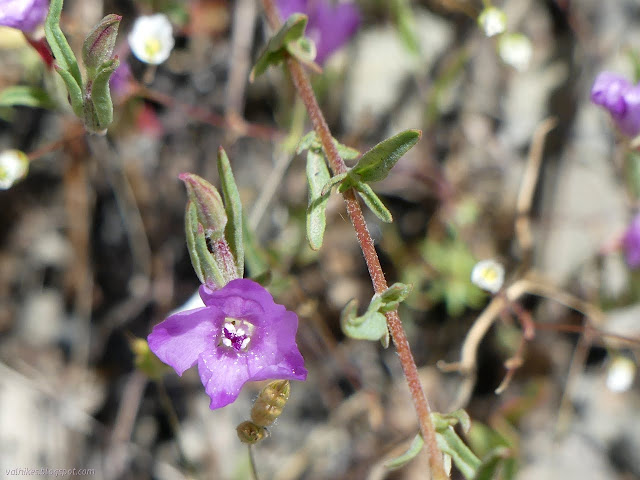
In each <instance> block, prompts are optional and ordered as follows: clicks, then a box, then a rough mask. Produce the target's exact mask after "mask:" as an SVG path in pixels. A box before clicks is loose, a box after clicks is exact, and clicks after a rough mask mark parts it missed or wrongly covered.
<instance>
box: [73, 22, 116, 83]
mask: <svg viewBox="0 0 640 480" xmlns="http://www.w3.org/2000/svg"><path fill="white" fill-rule="evenodd" d="M120 20H122V17H121V16H120V15H115V14H110V15H107V16H106V17H104V18H103V19H102V20H100V23H98V24H97V25H96V26H95V27H93V30H91V32H90V33H89V35H87V38H86V39H85V41H84V44H83V46H82V60H83V62H84V66H85V67H86V68H87V73H88V75H89V78H90V79H92V78H93V77H94V75H95V72H96V71H97V70H98V69H99V68H100V67H101V66H102V65H103V64H104V63H105V62H107V61H109V60H111V59H112V57H113V50H114V48H115V45H116V37H117V35H118V27H119V26H120Z"/></svg>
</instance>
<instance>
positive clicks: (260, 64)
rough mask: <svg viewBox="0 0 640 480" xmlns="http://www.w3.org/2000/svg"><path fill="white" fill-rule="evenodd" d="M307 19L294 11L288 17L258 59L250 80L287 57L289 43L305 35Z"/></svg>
mask: <svg viewBox="0 0 640 480" xmlns="http://www.w3.org/2000/svg"><path fill="white" fill-rule="evenodd" d="M307 20H308V19H307V16H306V15H302V14H301V13H294V14H293V15H291V16H290V17H289V18H288V19H287V21H286V22H285V23H284V25H282V27H281V28H280V30H278V32H277V33H276V34H275V35H274V36H273V37H271V39H270V40H269V42H268V43H267V45H266V47H265V48H264V50H263V51H262V53H261V54H260V56H259V57H258V60H256V63H255V65H254V67H253V69H252V70H251V74H250V75H249V81H250V82H253V80H254V79H255V78H256V77H258V76H260V75H262V74H263V73H264V72H265V71H266V70H267V68H269V67H270V66H276V65H278V64H280V62H282V61H283V60H284V59H285V57H286V55H287V51H286V46H287V43H289V42H292V41H295V40H298V39H299V38H301V37H302V36H303V35H304V30H305V28H306V27H307Z"/></svg>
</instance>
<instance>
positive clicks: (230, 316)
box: [148, 278, 307, 410]
mask: <svg viewBox="0 0 640 480" xmlns="http://www.w3.org/2000/svg"><path fill="white" fill-rule="evenodd" d="M200 297H201V298H202V301H203V302H204V304H205V305H206V306H205V307H203V308H196V309H193V310H187V311H184V312H180V313H176V314H173V315H171V316H170V317H169V318H167V319H166V320H165V321H163V322H162V323H160V324H158V325H156V326H155V327H153V331H152V332H151V334H150V335H149V337H148V341H149V348H150V349H151V351H152V352H153V353H155V354H156V356H157V357H158V358H159V359H160V360H162V361H163V362H164V363H166V364H168V365H170V366H171V367H173V369H174V370H175V371H176V373H177V374H178V375H182V373H183V372H184V371H185V370H187V369H188V368H190V367H192V366H193V365H195V364H196V363H197V364H198V372H199V373H200V380H201V381H202V384H203V385H204V387H205V391H206V392H207V395H209V397H210V398H211V403H210V405H209V408H211V409H212V410H213V409H216V408H220V407H224V406H225V405H228V404H229V403H232V402H233V401H234V400H235V399H236V398H237V397H238V394H239V393H240V389H241V388H242V386H243V385H244V384H245V383H246V382H248V381H255V380H267V379H281V380H305V379H306V378H307V370H306V369H305V368H304V359H303V358H302V355H301V354H300V351H299V350H298V346H297V345H296V340H295V336H296V330H297V328H298V317H297V316H296V314H295V313H293V312H290V311H288V310H286V309H285V307H284V306H283V305H278V304H276V303H275V302H274V301H273V297H272V296H271V294H270V293H269V292H267V290H265V289H264V288H263V287H261V286H260V285H259V284H257V283H256V282H254V281H253V280H249V279H242V278H241V279H236V280H232V281H230V282H229V283H228V284H227V285H225V286H224V287H223V288H221V289H220V290H210V289H209V288H207V287H205V286H204V285H203V286H201V287H200Z"/></svg>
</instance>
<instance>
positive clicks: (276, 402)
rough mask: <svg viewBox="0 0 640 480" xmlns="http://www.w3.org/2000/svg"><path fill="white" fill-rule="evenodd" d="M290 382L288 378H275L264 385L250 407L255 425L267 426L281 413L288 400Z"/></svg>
mask: <svg viewBox="0 0 640 480" xmlns="http://www.w3.org/2000/svg"><path fill="white" fill-rule="evenodd" d="M290 393H291V384H290V383H289V380H275V381H273V382H270V383H269V384H268V385H267V386H266V387H264V388H263V389H262V390H261V391H260V394H259V395H258V398H257V399H256V401H255V403H254V404H253V408H252V409H251V420H253V422H254V423H255V424H256V425H259V426H261V427H268V426H269V425H271V424H272V423H273V422H275V420H276V418H278V417H279V416H280V414H281V413H282V409H283V408H284V406H285V405H286V403H287V400H289V394H290Z"/></svg>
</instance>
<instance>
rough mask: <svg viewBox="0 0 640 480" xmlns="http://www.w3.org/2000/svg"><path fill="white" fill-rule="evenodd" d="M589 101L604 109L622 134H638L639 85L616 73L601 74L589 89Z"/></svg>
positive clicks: (639, 129)
mask: <svg viewBox="0 0 640 480" xmlns="http://www.w3.org/2000/svg"><path fill="white" fill-rule="evenodd" d="M591 101H592V102H593V103H595V104H596V105H600V106H602V107H604V108H606V109H607V110H608V111H609V113H610V114H611V117H612V118H613V120H614V121H615V122H616V125H617V126H618V128H619V129H620V131H621V132H622V133H624V134H625V135H628V136H630V137H635V136H636V135H638V133H640V85H635V86H634V85H632V84H631V83H630V82H629V81H628V80H627V79H626V78H624V77H623V76H621V75H618V74H617V73H612V72H602V73H600V74H599V75H598V76H597V77H596V80H595V82H594V83H593V87H592V88H591Z"/></svg>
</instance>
